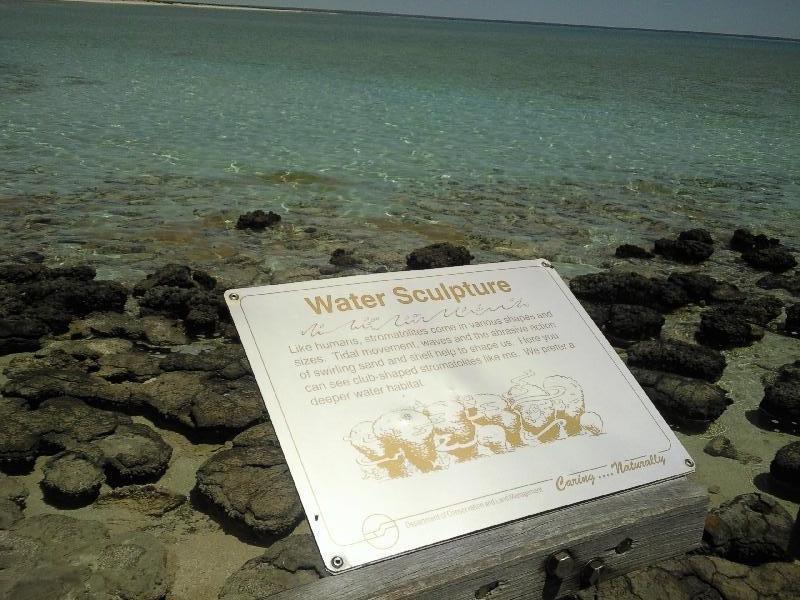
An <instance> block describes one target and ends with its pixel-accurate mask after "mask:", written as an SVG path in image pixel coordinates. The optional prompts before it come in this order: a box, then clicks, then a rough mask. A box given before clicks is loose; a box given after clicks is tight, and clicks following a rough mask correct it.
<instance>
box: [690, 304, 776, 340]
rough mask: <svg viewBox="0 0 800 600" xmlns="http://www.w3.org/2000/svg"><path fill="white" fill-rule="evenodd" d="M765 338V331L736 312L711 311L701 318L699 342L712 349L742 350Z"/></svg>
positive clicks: (698, 334)
mask: <svg viewBox="0 0 800 600" xmlns="http://www.w3.org/2000/svg"><path fill="white" fill-rule="evenodd" d="M763 337H764V329H763V328H762V327H759V326H758V325H755V324H754V323H751V322H749V321H748V320H746V319H743V318H741V317H738V316H737V315H736V313H735V312H733V313H728V312H727V311H718V310H711V311H709V312H707V313H705V314H703V315H702V316H701V317H700V328H699V329H698V331H697V341H699V342H700V343H702V344H705V345H706V346H710V347H712V348H718V349H723V348H741V347H743V346H749V345H750V344H752V343H753V342H757V341H758V340H760V339H761V338H763Z"/></svg>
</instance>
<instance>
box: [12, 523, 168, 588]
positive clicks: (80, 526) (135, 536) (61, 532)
mask: <svg viewBox="0 0 800 600" xmlns="http://www.w3.org/2000/svg"><path fill="white" fill-rule="evenodd" d="M0 564H2V565H3V574H2V577H0V597H2V598H9V599H10V598H14V599H19V600H24V599H31V600H33V599H36V600H39V599H42V600H44V599H48V598H53V599H56V598H58V599H60V598H76V599H81V600H84V599H85V600H106V599H109V600H110V599H112V598H113V599H117V598H120V599H122V598H124V599H125V600H163V599H164V598H165V597H166V595H167V593H168V590H169V575H168V570H167V552H166V549H165V548H164V546H163V545H162V544H161V543H160V542H159V541H158V540H156V539H155V538H154V537H153V536H151V535H150V534H148V533H144V532H130V533H123V534H116V535H112V534H110V533H109V532H108V530H107V529H106V528H105V526H104V525H102V524H101V523H99V522H96V521H82V520H78V519H73V518H71V517H68V516H65V515H56V514H48V515H37V516H34V517H28V518H26V519H22V520H21V521H19V522H17V523H16V524H14V525H13V526H11V527H10V528H9V529H7V530H5V531H0Z"/></svg>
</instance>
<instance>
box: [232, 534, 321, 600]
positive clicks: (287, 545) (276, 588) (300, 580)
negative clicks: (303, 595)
mask: <svg viewBox="0 0 800 600" xmlns="http://www.w3.org/2000/svg"><path fill="white" fill-rule="evenodd" d="M325 575H326V571H325V565H324V564H323V562H322V557H321V556H320V555H319V550H317V545H316V543H315V542H314V538H313V536H311V535H309V534H307V533H303V534H297V535H291V536H289V537H286V538H283V539H282V540H278V541H277V542H275V543H274V544H273V545H272V546H270V547H269V548H268V549H267V550H266V551H265V552H264V554H263V555H261V556H259V557H256V558H253V559H251V560H249V561H247V562H246V563H245V564H244V565H242V567H241V568H240V569H239V570H238V571H236V572H235V573H234V574H233V575H231V576H230V577H228V579H227V581H225V583H224V584H223V586H222V590H221V591H220V593H219V598H220V600H264V599H266V598H268V597H269V596H271V595H272V594H277V593H278V592H282V591H284V590H288V589H291V588H295V587H299V586H301V585H305V584H307V583H311V582H313V581H316V580H317V579H319V578H320V577H324V576H325Z"/></svg>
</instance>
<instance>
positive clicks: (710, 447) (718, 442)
mask: <svg viewBox="0 0 800 600" xmlns="http://www.w3.org/2000/svg"><path fill="white" fill-rule="evenodd" d="M703 452H705V453H706V454H708V455H710V456H720V457H723V458H730V459H731V460H737V461H739V462H741V463H742V464H749V463H759V462H761V459H760V458H759V457H758V456H755V455H753V454H748V453H747V452H740V451H739V450H738V449H737V448H736V447H735V446H734V445H733V442H732V441H731V440H730V438H727V437H725V436H724V435H717V436H714V437H713V438H711V439H710V440H708V443H707V444H706V445H705V448H703Z"/></svg>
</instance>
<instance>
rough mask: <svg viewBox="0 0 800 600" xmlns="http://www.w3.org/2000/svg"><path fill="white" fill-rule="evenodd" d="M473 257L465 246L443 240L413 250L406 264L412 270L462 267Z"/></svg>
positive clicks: (407, 257)
mask: <svg viewBox="0 0 800 600" xmlns="http://www.w3.org/2000/svg"><path fill="white" fill-rule="evenodd" d="M473 258H475V257H474V256H472V254H470V252H469V250H467V248H465V247H464V246H456V245H455V244H451V243H450V242H441V243H438V244H431V245H429V246H424V247H422V248H417V249H416V250H413V251H412V252H411V253H410V254H409V255H408V256H406V266H407V267H408V268H409V269H411V270H417V269H437V268H440V267H460V266H462V265H468V264H469V263H470V262H471V261H472V259H473Z"/></svg>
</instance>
